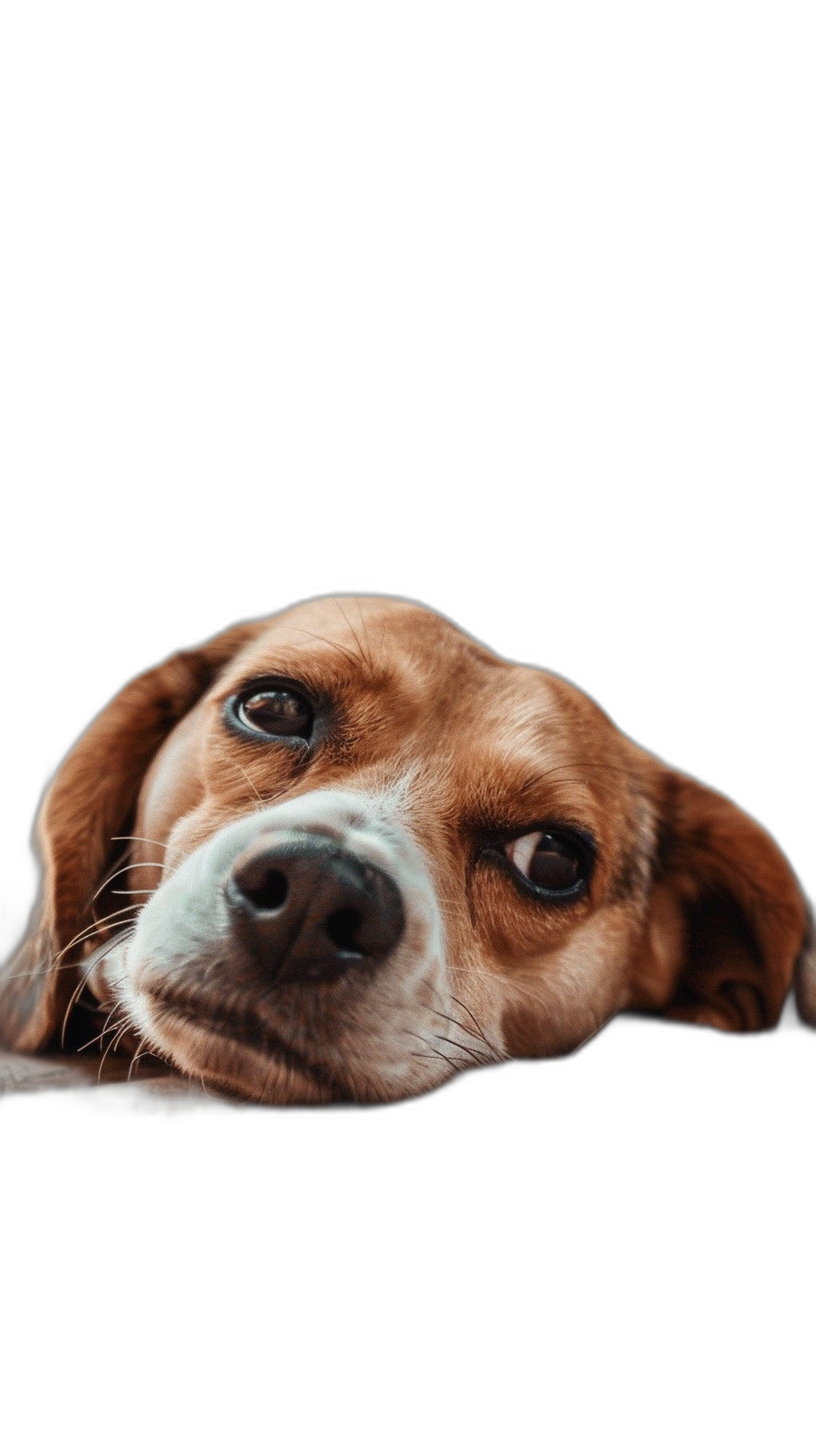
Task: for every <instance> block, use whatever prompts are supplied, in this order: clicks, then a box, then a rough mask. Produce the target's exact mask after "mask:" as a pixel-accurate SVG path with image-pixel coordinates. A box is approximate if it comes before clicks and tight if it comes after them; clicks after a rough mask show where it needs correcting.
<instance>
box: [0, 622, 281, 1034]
mask: <svg viewBox="0 0 816 1456" xmlns="http://www.w3.org/2000/svg"><path fill="white" fill-rule="evenodd" d="M263 625H264V624H263V623H258V622H244V623H239V624H238V625H237V626H235V627H231V628H228V630H227V631H226V632H223V633H221V634H220V635H219V636H217V637H214V638H212V639H211V640H210V641H209V642H206V643H204V644H203V645H202V646H201V647H199V648H195V649H193V650H191V651H188V652H179V653H176V654H175V655H174V656H173V657H170V658H168V659H167V661H166V662H163V663H161V664H160V665H159V666H158V667H155V668H153V669H152V670H151V671H149V672H146V673H143V674H142V676H141V677H138V678H135V679H134V680H133V681H132V682H130V683H128V684H127V686H126V687H124V688H123V689H122V691H121V692H120V693H118V694H117V696H116V697H115V698H114V699H113V701H112V702H110V703H109V704H108V706H107V707H106V708H105V709H103V711H102V712H101V713H100V714H99V716H98V717H97V718H95V719H94V721H93V723H92V724H91V725H90V727H89V728H88V729H87V731H86V732H85V733H84V734H83V736H82V737H81V738H80V740H79V742H78V743H77V744H76V745H75V746H74V748H73V749H72V751H71V752H70V753H69V755H68V757H67V758H66V759H65V760H64V762H63V763H62V765H61V767H60V768H59V770H58V772H57V775H56V777H55V779H54V780H53V782H52V784H51V786H50V788H49V789H48V792H47V793H46V795H45V798H44V800H43V803H42V806H41V809H40V813H39V817H38V821H37V839H38V843H39V847H40V850H41V857H42V861H43V869H44V873H43V883H42V892H41V897H40V901H39V903H38V905H37V906H36V907H35V910H34V914H33V916H32V920H31V923H30V926H29V930H28V934H27V936H26V938H25V939H24V941H23V943H22V944H21V946H20V947H19V949H18V951H17V953H16V955H14V956H13V957H12V959H11V961H10V962H9V964H8V965H6V966H5V967H4V968H3V969H2V970H0V1045H2V1046H5V1047H7V1048H10V1049H13V1050H17V1051H37V1050H41V1049H42V1048H43V1047H45V1046H47V1045H48V1044H49V1042H51V1041H52V1040H53V1039H55V1038H56V1037H57V1036H58V1034H59V1031H60V1028H61V1026H62V1022H63V1018H64V1016H65V1013H66V1011H67V1008H68V1005H69V1002H70V998H71V995H72V992H73V991H74V989H75V986H76V960H77V959H79V958H80V957H79V956H77V957H72V956H71V954H70V948H72V947H73V946H74V945H76V944H78V943H79V942H80V941H82V940H83V939H84V935H83V931H84V929H85V927H86V926H88V922H89V921H90V922H93V920H94V914H93V898H94V895H95V893H96V891H97V890H98V887H99V885H100V881H101V880H102V878H103V877H104V872H105V870H106V869H108V868H109V867H110V865H111V861H112V859H114V858H115V850H116V846H115V844H114V843H113V842H112V841H113V837H114V836H115V835H118V834H123V833H125V832H126V831H127V830H128V828H129V827H130V821H131V816H132V814H133V811H134V807H135V804H136V800H137V798H138V794H139V789H140V787H141V783H142V779H143V778H144V775H145V773H146V771H147V768H148V766H149V764H150V762H151V760H152V758H153V757H154V755H155V753H156V751H157V750H158V748H159V747H160V745H161V743H162V742H163V740H164V739H165V738H166V737H167V735H168V733H169V732H170V730H171V729H172V728H173V727H174V725H175V724H176V723H178V722H179V720H180V719H181V718H182V717H183V716H184V714H185V713H187V712H188V711H189V709H190V708H192V707H193V705H194V704H195V702H196V701H197V700H198V699H199V698H200V697H201V696H202V694H203V693H204V692H205V691H206V690H207V688H208V687H209V686H210V684H211V683H212V682H213V680H214V679H215V677H216V675H217V673H218V671H219V669H220V668H221V667H222V666H223V665H224V664H225V663H227V662H228V661H229V660H230V659H231V658H232V657H233V656H234V655H235V653H236V652H237V651H238V650H239V649H240V648H241V647H243V646H244V645H245V643H247V642H248V641H250V640H251V639H252V638H253V637H254V636H255V635H256V634H257V633H258V632H259V631H260V630H261V627H262V626H263ZM88 934H89V935H90V934H91V930H88ZM80 950H81V947H80ZM72 961H73V962H74V963H73V964H72V963H71V962H72Z"/></svg>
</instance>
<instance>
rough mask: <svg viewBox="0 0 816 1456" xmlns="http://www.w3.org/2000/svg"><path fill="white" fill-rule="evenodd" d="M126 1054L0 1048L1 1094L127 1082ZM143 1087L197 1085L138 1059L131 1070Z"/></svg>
mask: <svg viewBox="0 0 816 1456" xmlns="http://www.w3.org/2000/svg"><path fill="white" fill-rule="evenodd" d="M129 1068H130V1058H129V1057H127V1058H126V1057H113V1056H108V1057H105V1058H104V1059H103V1058H101V1057H99V1056H88V1055H73V1056H67V1055H66V1056H42V1057H40V1056H36V1057H35V1056H24V1055H21V1054H20V1053H18V1052H4V1051H0V1094H3V1093H7V1092H38V1091H43V1090H46V1089H49V1088H57V1087H100V1086H105V1085H110V1084H111V1083H117V1082H127V1080H128V1071H129ZM130 1081H131V1082H132V1083H135V1082H138V1084H139V1086H140V1087H142V1088H143V1089H144V1090H145V1091H149V1092H159V1093H162V1094H168V1093H169V1094H176V1093H179V1092H188V1091H189V1092H191V1093H193V1094H195V1091H196V1088H195V1085H194V1084H193V1083H190V1082H188V1081H187V1080H186V1079H185V1078H184V1077H180V1076H178V1075H176V1074H175V1073H173V1072H171V1071H170V1069H169V1068H166V1067H164V1066H163V1065H162V1063H161V1062H157V1061H151V1062H147V1061H143V1062H138V1063H137V1064H136V1065H135V1067H134V1068H133V1071H132V1072H131V1074H130Z"/></svg>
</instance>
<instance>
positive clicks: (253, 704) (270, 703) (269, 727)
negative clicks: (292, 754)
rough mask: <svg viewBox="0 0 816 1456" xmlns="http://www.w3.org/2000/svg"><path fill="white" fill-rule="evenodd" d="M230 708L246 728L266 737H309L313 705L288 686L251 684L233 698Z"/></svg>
mask: <svg viewBox="0 0 816 1456" xmlns="http://www.w3.org/2000/svg"><path fill="white" fill-rule="evenodd" d="M228 710H229V712H230V713H231V715H232V717H233V718H234V719H235V720H237V722H238V723H239V724H240V726H241V727H242V728H243V729H245V730H246V729H249V731H250V732H251V733H255V734H260V735H261V736H262V737H264V738H306V739H308V738H310V737H311V734H312V727H313V725H314V715H313V713H312V709H311V705H310V704H309V703H308V702H307V700H306V698H305V697H304V696H303V694H302V693H297V692H295V691H294V689H293V688H288V687H263V688H252V689H250V690H249V691H248V692H245V693H241V694H239V695H238V696H237V697H235V698H232V699H230V702H229V704H228Z"/></svg>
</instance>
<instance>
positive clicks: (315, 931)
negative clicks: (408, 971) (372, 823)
mask: <svg viewBox="0 0 816 1456" xmlns="http://www.w3.org/2000/svg"><path fill="white" fill-rule="evenodd" d="M227 899H228V901H229V904H230V906H231V909H232V912H233V917H234V924H235V927H236V930H237V933H238V935H239V936H240V938H241V939H242V940H243V942H244V944H245V946H246V947H247V949H248V950H250V951H251V953H252V955H253V956H254V958H255V960H256V961H257V962H258V963H259V964H260V965H261V966H262V967H263V970H264V973H265V974H266V976H267V977H269V978H270V979H272V980H274V981H276V982H286V981H334V980H337V978H338V977H340V976H342V975H345V973H346V972H347V971H349V970H351V969H352V968H353V967H355V966H361V967H373V966H374V965H375V964H376V963H377V962H378V961H380V960H382V959H383V957H384V956H386V955H388V952H389V951H391V950H393V949H394V947H395V945H397V943H398V941H399V939H400V937H401V935H402V932H403V929H404V926H405V917H404V915H403V909H402V897H401V896H400V892H399V890H398V889H397V887H396V885H395V884H394V881H393V880H392V879H391V877H390V875H387V874H385V873H384V871H383V870H379V869H377V868H376V867H375V866H374V865H371V864H367V863H366V861H365V860H362V859H358V858H357V856H356V855H354V854H351V853H350V852H349V851H348V850H345V849H342V848H341V847H340V845H339V844H337V842H336V841H335V840H333V839H329V838H328V837H327V836H324V835H318V834H287V835H286V837H285V838H282V837H281V836H280V835H279V834H276V835H275V836H274V837H269V838H266V839H264V838H261V839H259V840H256V841H255V843H254V844H252V845H251V846H250V848H249V849H247V850H245V851H244V853H243V854H241V855H239V857H238V859H237V860H236V861H235V863H234V865H233V866H232V873H231V876H230V879H229V881H228V884H227Z"/></svg>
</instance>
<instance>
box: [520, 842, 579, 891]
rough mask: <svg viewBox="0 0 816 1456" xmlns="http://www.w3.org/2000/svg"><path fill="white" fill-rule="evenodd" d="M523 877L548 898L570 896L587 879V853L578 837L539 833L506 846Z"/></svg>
mask: <svg viewBox="0 0 816 1456" xmlns="http://www.w3.org/2000/svg"><path fill="white" fill-rule="evenodd" d="M504 850H505V854H506V855H507V858H508V859H509V860H510V863H511V864H512V865H514V866H515V868H516V869H517V870H518V872H519V874H520V875H522V876H523V877H524V879H525V880H528V881H529V883H530V884H531V885H532V886H533V887H534V888H535V889H536V890H540V891H543V893H544V894H545V895H554V896H562V895H569V894H570V893H571V892H573V893H574V892H576V891H577V890H579V889H581V888H582V887H583V885H584V883H585V881H586V879H587V874H588V869H589V865H588V857H587V851H586V849H585V847H584V846H583V844H582V843H581V842H580V841H579V839H578V837H577V835H575V836H573V835H568V834H561V833H556V832H549V831H546V830H541V829H535V830H533V832H532V833H531V834H523V835H522V836H521V837H520V838H519V839H514V840H511V842H510V843H509V844H505V846H504Z"/></svg>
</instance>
